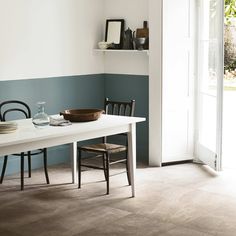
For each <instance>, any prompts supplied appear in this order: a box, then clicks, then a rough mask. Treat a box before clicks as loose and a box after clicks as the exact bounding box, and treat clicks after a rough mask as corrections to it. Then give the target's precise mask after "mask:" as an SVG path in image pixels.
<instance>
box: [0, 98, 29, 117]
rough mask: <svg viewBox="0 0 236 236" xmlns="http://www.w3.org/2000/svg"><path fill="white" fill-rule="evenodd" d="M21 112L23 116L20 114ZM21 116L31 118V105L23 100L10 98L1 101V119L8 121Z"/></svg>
mask: <svg viewBox="0 0 236 236" xmlns="http://www.w3.org/2000/svg"><path fill="white" fill-rule="evenodd" d="M20 113H21V115H23V117H22V116H20V115H19V114H20ZM19 118H22V119H23V118H31V111H30V108H29V106H28V105H27V104H26V103H25V102H22V101H18V100H8V101H4V102H1V103H0V120H1V121H7V120H13V119H19Z"/></svg>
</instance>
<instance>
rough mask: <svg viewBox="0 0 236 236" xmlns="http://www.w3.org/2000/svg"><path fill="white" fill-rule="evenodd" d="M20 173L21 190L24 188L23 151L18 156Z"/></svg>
mask: <svg viewBox="0 0 236 236" xmlns="http://www.w3.org/2000/svg"><path fill="white" fill-rule="evenodd" d="M20 170H21V171H20V173H21V190H24V153H23V152H22V153H21V157H20Z"/></svg>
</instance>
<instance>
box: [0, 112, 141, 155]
mask: <svg viewBox="0 0 236 236" xmlns="http://www.w3.org/2000/svg"><path fill="white" fill-rule="evenodd" d="M142 121H145V118H138V117H127V116H114V115H102V116H101V117H100V118H99V119H98V120H96V121H92V122H80V123H72V125H70V126H64V127H63V126H62V127H61V126H49V127H45V128H42V129H39V128H35V127H34V126H33V124H32V120H31V119H24V120H17V121H16V122H17V124H18V129H17V131H16V132H14V133H10V134H0V155H1V147H2V148H3V147H6V146H11V145H19V144H23V143H31V142H37V141H40V140H45V139H46V140H47V139H48V140H51V139H53V138H59V137H61V138H63V137H66V136H68V135H69V136H70V137H71V136H74V137H75V138H74V140H71V141H76V140H77V139H79V140H78V141H81V140H85V139H87V138H86V137H87V136H86V137H85V138H82V139H80V138H79V136H80V135H82V134H89V133H90V132H91V133H93V134H95V133H96V132H98V133H99V131H100V130H105V129H107V130H109V129H115V128H116V127H117V128H119V129H120V128H121V126H127V125H128V124H133V123H137V122H142ZM82 136H83V135H82ZM93 136H94V135H93ZM95 136H96V135H95ZM97 136H98V137H99V134H98V135H97ZM88 138H89V136H88ZM64 143H67V142H66V141H64ZM68 143H69V142H68ZM58 145H60V143H58ZM49 146H52V145H48V147H49ZM46 147H47V146H46Z"/></svg>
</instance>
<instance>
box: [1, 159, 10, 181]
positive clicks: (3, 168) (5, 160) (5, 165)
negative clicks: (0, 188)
mask: <svg viewBox="0 0 236 236" xmlns="http://www.w3.org/2000/svg"><path fill="white" fill-rule="evenodd" d="M7 159H8V156H4V162H3V166H2V173H1V179H0V184H2V182H3V178H4V175H5V172H6V167H7Z"/></svg>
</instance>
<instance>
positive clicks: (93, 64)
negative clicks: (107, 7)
mask: <svg viewBox="0 0 236 236" xmlns="http://www.w3.org/2000/svg"><path fill="white" fill-rule="evenodd" d="M103 22H104V0H48V1H42V0H20V1H19V0H0V80H15V79H27V78H42V77H53V76H65V75H66V76H68V75H80V74H94V73H103V72H104V64H103V58H102V55H97V54H94V52H93V50H92V49H93V48H95V47H96V44H97V42H98V41H99V40H100V39H101V38H102V34H103Z"/></svg>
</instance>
